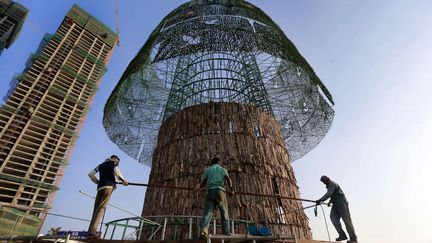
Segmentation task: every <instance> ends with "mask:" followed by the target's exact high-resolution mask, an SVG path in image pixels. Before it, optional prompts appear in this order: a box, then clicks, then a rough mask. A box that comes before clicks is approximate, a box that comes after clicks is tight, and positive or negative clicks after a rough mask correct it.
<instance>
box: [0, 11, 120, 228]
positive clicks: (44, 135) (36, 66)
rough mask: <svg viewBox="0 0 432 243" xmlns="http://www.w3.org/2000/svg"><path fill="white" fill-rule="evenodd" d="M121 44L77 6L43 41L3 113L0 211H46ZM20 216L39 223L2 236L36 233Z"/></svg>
mask: <svg viewBox="0 0 432 243" xmlns="http://www.w3.org/2000/svg"><path fill="white" fill-rule="evenodd" d="M116 41H117V35H116V34H115V33H114V32H112V31H111V30H110V29H109V28H108V27H106V26H105V25H103V24H102V23H100V22H99V21H98V20H96V19H95V18H94V17H93V16H91V15H90V14H88V13H87V12H85V11H84V10H83V9H81V8H80V7H78V6H77V5H74V6H73V7H72V9H71V10H70V11H69V12H68V14H67V15H66V17H65V18H64V20H63V22H62V23H61V25H60V26H59V28H58V29H57V31H56V33H55V34H53V35H45V37H44V39H43V41H42V43H41V45H40V46H39V49H38V51H37V52H36V54H34V55H32V56H31V58H30V62H29V65H28V66H27V67H26V68H25V70H24V72H23V73H22V74H21V75H19V76H18V78H17V79H18V83H17V84H16V87H12V88H11V90H10V92H9V95H8V97H6V103H5V104H4V105H3V106H2V107H1V109H0V206H1V205H6V206H8V205H9V206H15V207H17V206H21V207H28V208H36V209H43V210H49V208H50V206H51V203H52V200H53V198H54V194H55V191H56V190H57V189H58V186H59V183H60V180H61V177H62V175H63V170H64V167H65V166H66V165H67V163H68V160H69V157H70V153H71V151H72V149H73V146H74V143H75V141H76V139H77V138H78V135H79V130H80V128H81V126H82V124H83V122H84V119H85V116H86V114H87V111H88V109H89V107H90V105H91V102H92V99H93V96H94V94H95V92H96V90H97V87H98V85H99V81H100V79H101V78H102V76H103V74H104V73H105V71H106V65H107V63H108V61H109V59H110V55H111V52H112V50H113V47H114V45H115V43H116ZM3 208H4V207H2V210H3ZM0 211H1V210H0ZM19 211H21V212H22V213H23V214H26V215H32V216H33V217H34V220H31V221H29V220H22V221H20V222H19V224H18V225H11V224H10V225H9V227H6V226H4V227H3V228H4V229H5V230H6V231H7V230H9V231H12V232H13V234H19V235H33V234H35V232H36V233H37V232H38V231H39V229H40V227H41V224H42V222H43V220H44V217H42V218H41V217H40V215H41V214H40V212H38V211H25V210H19ZM0 213H1V212H0ZM3 213H9V214H10V212H3ZM43 215H46V214H43ZM27 223H28V224H27ZM21 224H26V226H25V227H24V226H22V225H21ZM21 226H22V227H21ZM24 229H26V230H24Z"/></svg>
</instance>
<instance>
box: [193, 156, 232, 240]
mask: <svg viewBox="0 0 432 243" xmlns="http://www.w3.org/2000/svg"><path fill="white" fill-rule="evenodd" d="M219 161H220V160H219V158H218V157H214V158H213V159H212V160H211V166H210V167H208V168H207V169H206V170H205V171H204V179H203V180H202V182H201V184H200V185H199V187H197V188H196V189H195V191H198V190H199V189H200V188H204V187H206V188H207V195H206V201H205V206H204V218H203V221H202V222H201V232H200V238H205V237H207V235H208V227H209V225H210V221H211V218H212V214H213V210H214V209H215V208H216V207H218V208H219V211H220V215H221V220H222V231H223V234H226V235H228V234H229V233H230V226H229V215H228V202H227V198H226V195H225V187H224V185H225V182H226V183H227V184H228V187H229V188H230V193H229V194H230V195H233V194H234V190H233V187H232V182H231V179H230V177H229V176H228V172H227V170H226V169H225V168H223V167H222V166H220V165H219Z"/></svg>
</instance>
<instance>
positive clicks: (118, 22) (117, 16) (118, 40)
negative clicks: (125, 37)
mask: <svg viewBox="0 0 432 243" xmlns="http://www.w3.org/2000/svg"><path fill="white" fill-rule="evenodd" d="M115 14H116V33H117V36H118V39H117V46H120V18H119V13H118V0H116V10H115Z"/></svg>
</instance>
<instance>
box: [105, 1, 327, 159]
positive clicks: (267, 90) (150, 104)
mask: <svg viewBox="0 0 432 243" xmlns="http://www.w3.org/2000/svg"><path fill="white" fill-rule="evenodd" d="M209 102H233V103H239V104H244V105H252V106H256V107H259V108H260V109H262V110H263V111H265V112H266V113H268V114H270V115H272V116H274V117H275V119H276V120H277V121H278V123H279V124H280V126H281V129H282V133H283V135H284V141H285V144H286V146H287V149H288V152H289V154H290V158H291V160H296V159H298V158H300V157H302V156H303V155H304V154H306V153H307V152H309V151H310V150H311V149H313V148H314V147H315V146H316V145H317V144H318V143H319V142H320V141H321V139H322V138H323V137H324V136H325V134H326V133H327V131H328V129H329V128H330V125H331V122H332V120H333V117H334V111H333V109H332V107H331V106H332V105H333V99H332V97H331V95H330V93H329V92H328V90H327V89H326V87H325V86H324V85H323V83H322V82H321V81H320V79H319V78H318V77H317V76H316V74H315V72H314V71H313V70H312V68H311V67H310V66H309V64H308V63H307V62H306V60H305V59H304V58H303V57H302V56H301V55H300V54H299V52H298V51H297V49H296V48H295V46H294V45H293V43H292V42H291V41H290V40H289V39H288V38H287V37H286V36H285V34H284V33H283V31H282V30H281V29H280V28H279V27H278V26H277V25H276V24H275V23H274V22H273V21H272V19H271V18H270V17H269V16H267V15H266V14H265V13H264V12H263V11H262V10H260V9H259V8H257V7H256V6H254V5H252V4H250V3H248V2H246V1H242V0H194V1H190V2H187V3H185V4H183V5H181V6H180V7H178V8H177V9H175V10H174V11H172V12H171V13H170V14H168V16H166V17H165V18H164V19H163V20H162V21H161V23H160V24H159V25H158V26H157V27H156V29H155V30H154V31H153V32H152V34H151V35H150V37H149V39H148V40H147V42H146V43H145V44H144V46H143V47H142V48H141V50H140V51H139V53H138V54H137V56H136V57H135V58H134V59H133V60H132V62H131V63H130V64H129V66H128V67H127V69H126V71H125V72H124V74H123V76H122V77H121V79H120V81H119V83H118V84H117V86H116V87H115V89H114V91H113V92H112V94H111V96H110V97H109V99H108V102H107V104H106V106H105V110H104V120H103V124H104V127H105V129H106V131H107V134H108V136H109V137H110V139H111V140H112V141H113V142H114V143H116V144H117V145H118V146H119V147H120V149H121V150H123V151H124V152H126V153H127V154H128V155H130V156H131V157H133V158H135V159H136V160H138V161H139V162H142V163H144V164H147V165H149V166H151V161H152V155H153V150H154V147H155V144H156V141H157V136H158V131H159V128H160V126H161V124H162V123H163V122H164V121H165V120H166V119H168V118H169V117H170V116H172V115H173V114H175V113H177V112H179V111H181V110H182V109H184V108H186V107H191V106H194V105H199V104H203V103H209Z"/></svg>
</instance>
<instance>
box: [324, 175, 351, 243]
mask: <svg viewBox="0 0 432 243" xmlns="http://www.w3.org/2000/svg"><path fill="white" fill-rule="evenodd" d="M321 182H322V183H324V184H325V185H326V188H327V193H326V194H325V195H324V196H322V197H321V198H320V199H318V200H317V201H316V204H317V205H319V204H321V203H322V202H324V201H325V200H327V199H328V198H330V203H332V204H333V206H332V209H331V212H330V219H331V221H332V223H333V225H334V227H335V228H336V231H337V232H338V234H339V237H338V238H336V241H343V240H346V239H348V238H347V235H346V234H345V231H344V230H343V229H342V224H341V223H340V219H341V218H342V220H343V221H344V223H345V227H346V230H347V231H348V235H349V237H350V240H349V241H347V243H357V236H356V234H355V231H354V226H353V223H352V220H351V215H350V211H349V207H348V200H347V199H346V197H345V194H344V192H343V191H342V189H341V188H340V186H339V185H338V184H337V183H336V182H334V181H332V180H330V178H328V177H327V176H325V175H323V176H321Z"/></svg>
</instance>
